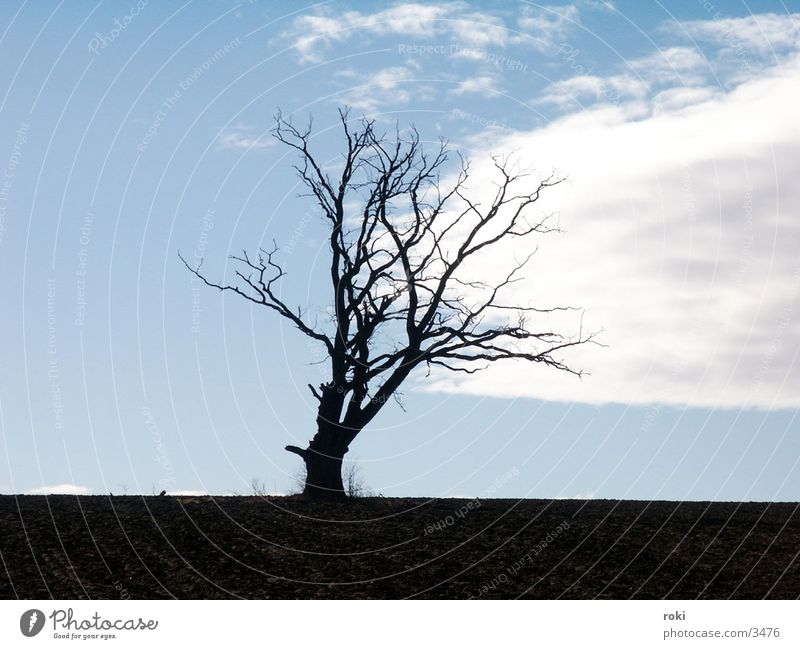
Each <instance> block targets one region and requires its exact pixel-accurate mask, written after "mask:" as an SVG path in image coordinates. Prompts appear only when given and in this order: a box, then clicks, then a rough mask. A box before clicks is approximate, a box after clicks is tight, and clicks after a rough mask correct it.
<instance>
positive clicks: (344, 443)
mask: <svg viewBox="0 0 800 649" xmlns="http://www.w3.org/2000/svg"><path fill="white" fill-rule="evenodd" d="M354 437H355V435H354V434H352V433H351V432H350V431H348V430H346V429H345V428H344V427H342V426H341V425H339V424H333V423H330V422H326V421H320V420H318V429H317V434H316V435H314V439H312V440H311V441H310V442H309V444H308V448H305V449H301V448H298V447H297V446H287V447H286V450H287V451H290V452H292V453H295V454H297V455H299V456H300V457H302V458H303V461H304V462H305V464H306V483H305V488H304V489H303V495H304V496H307V497H309V498H313V499H315V500H343V499H344V498H346V496H347V494H346V493H345V490H344V484H343V482H342V458H344V456H345V453H347V451H348V450H349V444H350V442H351V441H352V440H353V438H354Z"/></svg>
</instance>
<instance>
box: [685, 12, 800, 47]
mask: <svg viewBox="0 0 800 649" xmlns="http://www.w3.org/2000/svg"><path fill="white" fill-rule="evenodd" d="M798 22H800V14H775V13H768V14H752V15H750V16H745V17H743V18H724V17H723V18H719V19H716V20H694V21H686V22H681V23H678V24H675V25H674V27H673V29H674V30H675V31H677V32H683V33H685V34H687V35H689V36H691V37H692V38H695V39H697V40H704V41H708V42H712V43H715V44H717V45H719V46H721V47H724V48H727V49H732V50H747V51H751V52H761V53H769V54H772V53H777V52H779V51H785V50H795V49H796V48H797V47H798V44H800V31H798Z"/></svg>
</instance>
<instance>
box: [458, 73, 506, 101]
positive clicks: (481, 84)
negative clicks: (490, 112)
mask: <svg viewBox="0 0 800 649" xmlns="http://www.w3.org/2000/svg"><path fill="white" fill-rule="evenodd" d="M499 91H500V86H499V83H498V80H497V77H495V76H491V75H488V74H484V75H479V76H477V77H468V78H467V79H463V80H461V81H460V82H459V83H458V85H457V86H456V87H455V88H453V90H452V91H451V92H452V94H454V95H456V96H459V95H469V94H478V95H483V96H485V97H490V96H491V95H493V94H495V93H497V92H499Z"/></svg>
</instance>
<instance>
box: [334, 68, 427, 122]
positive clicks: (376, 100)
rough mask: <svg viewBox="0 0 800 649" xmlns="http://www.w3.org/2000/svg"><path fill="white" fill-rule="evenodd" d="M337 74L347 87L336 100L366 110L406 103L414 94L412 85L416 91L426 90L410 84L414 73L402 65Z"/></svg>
mask: <svg viewBox="0 0 800 649" xmlns="http://www.w3.org/2000/svg"><path fill="white" fill-rule="evenodd" d="M337 77H338V78H339V79H340V80H344V81H345V82H347V83H348V84H349V85H350V87H349V88H348V89H347V90H346V91H344V92H343V93H341V94H339V95H337V96H336V97H335V101H336V102H337V103H343V104H347V105H348V106H350V107H351V108H354V109H356V110H360V111H363V112H365V113H370V112H373V111H375V110H378V108H379V107H380V106H382V105H385V104H389V105H392V106H402V105H404V104H407V103H408V102H409V101H410V100H411V98H412V96H413V94H412V88H413V89H415V90H416V92H419V93H424V92H425V89H424V88H422V87H420V86H418V85H416V84H414V85H413V86H412V83H413V79H414V75H413V73H412V72H411V70H409V69H408V68H405V67H402V66H393V67H389V68H383V69H381V70H378V71H377V72H374V73H370V74H361V73H359V72H355V71H353V70H348V71H343V72H340V73H339V74H338V75H337ZM410 82H411V83H410Z"/></svg>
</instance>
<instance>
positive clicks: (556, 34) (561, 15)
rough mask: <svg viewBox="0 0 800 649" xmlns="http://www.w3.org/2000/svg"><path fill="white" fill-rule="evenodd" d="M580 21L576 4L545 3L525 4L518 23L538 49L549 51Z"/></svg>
mask: <svg viewBox="0 0 800 649" xmlns="http://www.w3.org/2000/svg"><path fill="white" fill-rule="evenodd" d="M579 22H580V16H579V12H578V8H577V7H576V6H575V5H543V6H541V7H533V6H523V8H522V14H521V16H520V17H519V20H518V21H517V24H518V26H519V28H520V30H521V31H522V32H524V33H525V35H526V36H528V37H529V42H530V43H532V44H533V46H534V47H535V48H536V49H538V50H541V51H547V50H550V49H552V48H554V47H555V46H556V44H557V43H559V42H560V41H563V40H564V39H565V38H566V37H567V36H568V35H569V33H570V32H571V31H572V30H573V29H574V28H575V27H576V26H577V24H578V23H579Z"/></svg>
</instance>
